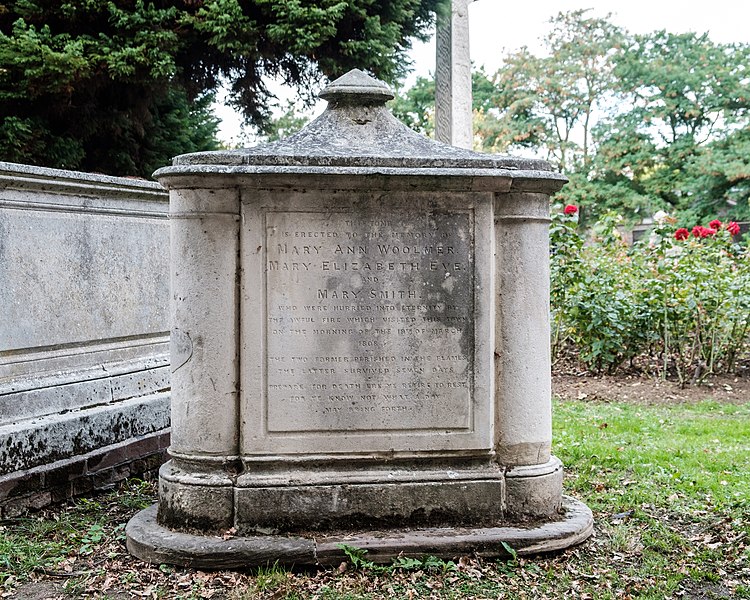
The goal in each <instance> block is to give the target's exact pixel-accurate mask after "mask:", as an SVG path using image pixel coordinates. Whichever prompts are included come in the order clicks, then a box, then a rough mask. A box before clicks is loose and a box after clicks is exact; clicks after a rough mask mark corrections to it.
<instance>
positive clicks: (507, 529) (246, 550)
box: [125, 496, 594, 569]
mask: <svg viewBox="0 0 750 600" xmlns="http://www.w3.org/2000/svg"><path fill="white" fill-rule="evenodd" d="M156 513H157V506H156V505H153V506H151V507H149V508H147V509H145V510H143V511H141V512H139V513H138V514H137V515H136V516H134V517H133V518H132V519H131V520H130V522H129V523H128V525H127V527H126V529H125V532H126V534H127V546H128V550H129V551H130V552H131V554H133V555H135V556H137V557H138V558H140V559H142V560H144V561H147V562H150V563H157V564H161V563H168V564H175V565H181V566H185V567H192V568H197V569H235V568H245V567H254V566H259V565H266V564H274V563H276V562H278V564H280V565H285V566H292V565H338V564H340V563H341V562H342V561H345V560H347V556H346V553H345V552H344V551H343V550H342V546H347V547H350V548H359V549H362V550H367V555H366V556H367V560H371V561H373V562H377V563H387V562H390V561H391V560H392V559H393V558H395V557H397V556H405V557H415V558H416V557H423V556H436V557H438V558H442V559H445V560H449V559H452V558H455V557H456V556H460V555H463V554H476V555H478V556H482V557H487V558H492V557H509V556H510V553H509V551H508V548H511V549H512V550H513V551H514V552H515V553H516V554H517V555H518V556H528V555H535V554H542V553H546V552H554V551H558V550H562V549H564V548H568V547H570V546H574V545H576V544H579V543H581V542H583V541H584V540H586V539H587V538H588V537H589V536H590V535H591V534H592V533H593V530H594V525H593V516H592V513H591V510H590V509H589V508H588V507H587V506H586V505H585V504H583V503H582V502H580V501H578V500H575V499H574V498H570V497H568V496H564V497H563V511H562V515H561V518H560V519H559V520H555V521H546V522H542V523H538V524H535V523H515V524H514V523H507V524H506V523H500V524H498V526H496V527H432V528H420V529H401V530H399V529H385V530H377V531H375V530H372V531H351V532H345V533H331V534H314V535H313V534H310V535H296V536H284V535H258V536H245V537H227V539H224V537H219V536H203V535H192V534H188V533H182V532H177V531H172V530H170V529H167V528H165V527H162V526H161V525H159V524H158V523H157V521H156Z"/></svg>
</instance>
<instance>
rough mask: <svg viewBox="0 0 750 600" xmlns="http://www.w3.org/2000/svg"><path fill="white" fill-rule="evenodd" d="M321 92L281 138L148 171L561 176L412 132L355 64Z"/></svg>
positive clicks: (385, 91) (386, 93)
mask: <svg viewBox="0 0 750 600" xmlns="http://www.w3.org/2000/svg"><path fill="white" fill-rule="evenodd" d="M320 97H321V98H323V99H325V100H327V101H328V107H327V108H326V110H325V111H324V112H323V114H322V115H320V116H319V117H318V118H317V119H315V120H314V121H312V122H311V123H309V124H308V125H307V126H306V127H305V128H304V129H302V130H301V131H299V132H297V133H295V134H293V135H291V136H290V137H288V138H285V139H283V140H280V141H277V142H273V143H270V144H263V145H260V146H255V147H253V148H244V149H240V150H232V151H218V152H196V153H193V154H184V155H182V156H178V157H176V158H175V159H174V163H173V164H174V165H175V167H171V168H170V167H167V168H166V169H160V170H159V171H157V172H156V174H155V175H156V176H157V177H160V176H161V175H166V174H171V173H174V172H175V169H176V168H177V167H181V168H180V169H179V170H180V171H181V172H185V167H187V166H195V167H197V166H199V165H200V166H203V167H207V166H210V165H215V166H226V167H274V166H277V167H280V168H283V167H295V168H296V169H297V172H299V168H301V167H313V168H315V170H316V171H317V172H319V170H320V168H321V167H324V168H325V167H328V168H332V169H333V168H339V167H349V168H352V167H354V168H356V167H360V168H366V169H372V168H380V167H384V168H388V169H389V174H394V175H395V174H398V173H397V172H395V171H398V170H399V169H409V170H410V171H411V170H413V169H424V170H425V173H424V174H425V175H426V174H428V171H429V170H430V169H441V170H442V169H459V170H463V169H466V170H467V171H466V175H471V174H473V172H474V171H476V170H482V171H483V173H482V174H483V175H485V176H486V175H489V176H492V174H493V173H492V172H487V170H491V171H494V170H503V171H504V173H502V175H503V176H506V177H507V176H508V175H509V173H508V171H509V170H510V171H518V170H522V171H524V172H525V173H524V176H530V175H531V176H533V173H530V172H535V173H538V176H539V177H540V178H542V179H547V180H559V184H558V183H554V184H553V186H556V187H559V186H561V185H562V183H563V182H564V181H566V179H565V177H564V176H563V175H560V174H558V173H555V172H553V170H552V167H551V166H550V165H549V163H547V162H545V161H542V160H535V159H525V158H514V157H510V156H503V155H497V154H482V153H479V152H472V151H470V150H464V149H462V148H456V147H454V146H450V145H448V144H442V143H440V142H436V141H434V140H430V139H428V138H426V137H424V136H421V135H419V134H418V133H416V132H414V131H412V130H411V129H409V128H408V127H407V126H406V125H404V124H403V123H401V122H400V121H399V120H398V119H396V117H394V116H393V115H392V114H391V112H390V111H389V110H388V108H387V107H386V105H385V103H386V102H387V101H388V100H390V99H392V98H393V97H394V96H393V93H392V92H391V90H390V88H389V87H388V86H387V85H386V84H385V83H384V82H382V81H379V80H377V79H374V78H372V77H370V76H369V75H367V74H366V73H364V72H362V71H360V70H359V69H354V70H352V71H349V72H348V73H347V74H346V75H343V76H342V77H340V78H338V79H336V80H335V81H333V82H331V83H330V84H329V85H328V86H327V87H326V88H324V89H323V90H322V91H321V93H320ZM202 170H205V169H202ZM355 170H356V169H355ZM302 171H303V172H304V169H302ZM469 171H472V173H470V172H469ZM264 172H267V171H265V169H264ZM455 174H460V172H459V173H455ZM498 175H501V173H498ZM519 175H520V174H519Z"/></svg>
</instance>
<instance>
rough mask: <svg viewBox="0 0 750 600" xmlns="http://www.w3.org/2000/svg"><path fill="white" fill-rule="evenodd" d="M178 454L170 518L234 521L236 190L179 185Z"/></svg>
mask: <svg viewBox="0 0 750 600" xmlns="http://www.w3.org/2000/svg"><path fill="white" fill-rule="evenodd" d="M170 219H171V252H172V262H171V264H172V271H171V293H172V299H171V309H172V337H171V363H172V440H171V446H170V448H169V453H170V456H171V457H172V460H170V461H169V463H167V464H166V465H164V467H162V470H161V488H162V490H161V491H160V494H161V495H162V497H163V498H165V499H166V501H165V502H163V503H162V505H161V506H160V508H161V510H160V519H161V520H162V521H164V522H165V523H169V522H171V521H173V520H175V519H177V518H179V521H180V523H182V524H183V525H184V524H185V523H194V524H195V525H201V526H205V525H207V524H215V525H229V524H230V523H231V519H232V514H233V509H232V481H233V480H232V477H231V475H232V472H233V470H234V468H235V465H236V462H237V460H238V438H239V433H238V406H239V398H238V394H239V383H238V382H239V365H238V323H239V314H238V306H239V303H238V286H237V278H238V255H239V248H238V245H239V194H238V192H237V190H236V189H233V188H229V189H219V190H195V189H183V190H173V191H172V192H171V207H170Z"/></svg>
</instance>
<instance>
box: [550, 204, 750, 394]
mask: <svg viewBox="0 0 750 600" xmlns="http://www.w3.org/2000/svg"><path fill="white" fill-rule="evenodd" d="M619 222H620V219H619V218H618V217H617V216H616V215H615V214H614V213H609V214H607V215H605V216H604V218H603V219H602V220H600V221H599V222H598V223H597V224H596V225H595V226H594V228H593V232H592V234H593V240H592V243H588V244H584V237H583V236H582V235H581V234H580V233H579V232H578V231H577V229H576V225H577V215H573V216H568V215H565V214H563V213H562V211H560V210H559V207H557V210H555V213H554V216H553V225H552V228H551V236H552V237H551V242H552V243H551V249H552V252H551V276H552V284H551V304H552V330H553V353H554V354H555V355H558V354H559V353H560V352H562V351H563V350H564V349H566V348H568V349H569V348H571V347H572V348H575V351H576V352H577V353H578V356H579V358H580V360H581V362H583V363H584V364H585V365H586V366H587V367H588V368H590V369H593V370H595V371H603V370H606V371H608V372H614V371H615V370H617V369H618V368H619V367H620V366H622V365H623V364H625V363H627V362H628V361H630V362H631V363H632V362H633V361H636V362H638V363H639V364H640V366H641V368H643V369H645V370H647V371H652V372H655V371H657V370H658V372H660V373H661V375H662V376H663V377H667V376H670V375H673V376H676V377H677V378H678V379H679V380H680V381H681V382H682V383H685V382H687V381H689V380H693V381H700V380H702V379H703V378H705V377H706V376H707V375H709V374H711V373H719V372H731V371H732V370H733V369H734V367H735V365H736V363H737V360H738V359H739V358H740V356H743V357H744V354H742V353H743V351H744V345H745V343H746V342H747V341H748V326H750V261H749V260H748V259H749V258H750V253H748V250H747V248H745V247H743V246H741V245H739V244H737V243H735V242H734V241H733V238H732V235H731V234H730V231H729V230H728V229H727V227H726V225H722V226H721V227H720V228H719V229H718V230H717V231H715V232H714V233H711V234H708V235H706V236H705V237H696V236H694V235H690V236H689V237H688V239H676V238H675V230H676V227H675V225H674V223H675V220H674V219H672V218H669V217H668V216H667V215H666V213H662V214H661V215H659V216H658V218H657V224H656V226H655V229H654V231H653V232H652V234H651V236H650V237H649V238H648V239H647V240H643V241H641V242H639V243H637V244H635V245H634V246H632V247H628V246H627V245H625V244H624V243H622V241H621V240H620V237H619V231H618V229H617V225H618V223H619ZM712 231H713V230H712ZM685 235H686V236H687V235H688V234H687V231H685Z"/></svg>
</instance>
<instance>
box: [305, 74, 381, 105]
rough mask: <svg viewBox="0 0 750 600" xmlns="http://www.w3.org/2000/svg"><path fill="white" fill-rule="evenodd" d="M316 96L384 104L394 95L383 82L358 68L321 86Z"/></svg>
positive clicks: (330, 100) (337, 100) (331, 99)
mask: <svg viewBox="0 0 750 600" xmlns="http://www.w3.org/2000/svg"><path fill="white" fill-rule="evenodd" d="M318 98H322V99H323V100H328V101H329V102H341V101H344V100H351V101H352V102H355V103H362V104H364V103H366V102H367V101H372V102H373V103H380V104H384V103H385V102H387V101H388V100H393V98H395V96H394V95H393V92H392V91H391V88H389V87H388V85H386V83H385V82H383V81H380V80H379V79H373V78H372V77H370V76H369V75H368V74H367V73H365V72H364V71H360V70H359V69H352V70H351V71H349V72H348V73H347V74H346V75H344V76H342V77H339V78H338V79H337V80H335V81H333V82H331V83H330V84H328V85H327V86H326V87H325V88H323V90H322V91H321V92H320V93H319V94H318Z"/></svg>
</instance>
